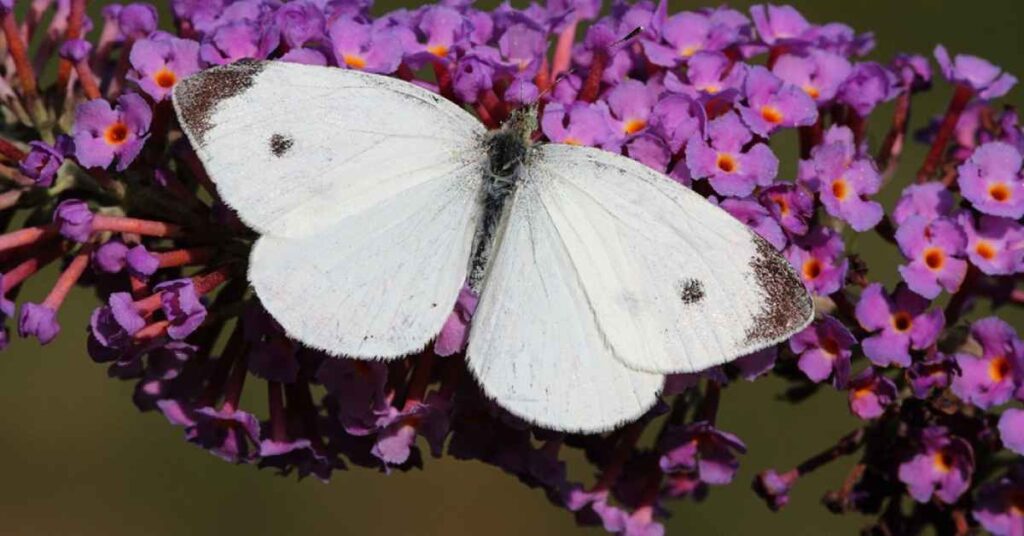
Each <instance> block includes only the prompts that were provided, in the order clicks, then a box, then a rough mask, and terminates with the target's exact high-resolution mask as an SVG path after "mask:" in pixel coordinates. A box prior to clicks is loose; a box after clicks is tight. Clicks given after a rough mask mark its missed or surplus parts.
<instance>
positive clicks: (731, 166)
mask: <svg viewBox="0 0 1024 536" xmlns="http://www.w3.org/2000/svg"><path fill="white" fill-rule="evenodd" d="M715 165H717V166H718V169H720V170H722V172H723V173H732V172H733V171H736V168H737V167H739V164H738V162H736V158H735V157H734V156H733V155H731V154H729V153H718V160H717V161H716V162H715Z"/></svg>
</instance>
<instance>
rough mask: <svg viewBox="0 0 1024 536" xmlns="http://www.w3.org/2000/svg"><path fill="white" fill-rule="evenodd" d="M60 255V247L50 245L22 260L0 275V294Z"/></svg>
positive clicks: (9, 289) (4, 293)
mask: <svg viewBox="0 0 1024 536" xmlns="http://www.w3.org/2000/svg"><path fill="white" fill-rule="evenodd" d="M60 255H61V248H59V247H51V248H49V249H47V250H45V251H43V252H42V253H40V254H39V255H36V256H35V257H32V258H31V259H28V260H25V261H22V262H21V263H20V264H18V265H17V266H15V267H14V268H11V269H10V270H8V271H6V272H4V274H3V277H0V281H2V292H0V294H2V295H7V293H8V292H10V291H11V289H13V288H14V287H16V286H18V285H20V284H22V283H23V282H25V280H26V279H28V278H30V277H32V276H33V275H34V274H35V273H36V272H38V271H39V270H41V269H42V268H44V267H45V266H47V265H48V264H50V263H51V262H53V261H55V260H57V259H58V258H60Z"/></svg>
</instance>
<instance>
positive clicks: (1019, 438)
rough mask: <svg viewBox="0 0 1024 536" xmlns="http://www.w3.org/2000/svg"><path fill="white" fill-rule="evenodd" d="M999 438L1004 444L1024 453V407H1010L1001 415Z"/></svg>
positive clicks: (1019, 452)
mask: <svg viewBox="0 0 1024 536" xmlns="http://www.w3.org/2000/svg"><path fill="white" fill-rule="evenodd" d="M999 439H1000V440H1001V441H1002V442H1003V446H1004V447H1006V448H1008V449H1010V450H1012V451H1014V452H1016V453H1017V454H1020V455H1024V409H1017V408H1010V409H1007V410H1006V411H1004V412H1003V414H1002V415H1001V416H1000V417H999Z"/></svg>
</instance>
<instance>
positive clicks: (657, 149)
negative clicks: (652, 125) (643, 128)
mask: <svg viewBox="0 0 1024 536" xmlns="http://www.w3.org/2000/svg"><path fill="white" fill-rule="evenodd" d="M624 148H625V154H626V155H627V156H629V157H630V158H632V159H633V160H636V161H637V162H640V163H642V164H645V165H647V166H649V167H651V168H653V169H656V170H658V171H660V172H662V173H664V172H665V170H666V168H668V164H669V161H670V160H671V159H672V152H671V151H670V150H669V148H668V145H667V144H666V143H665V141H664V140H662V139H661V137H659V136H655V135H654V134H651V133H649V132H644V133H642V134H637V135H636V136H633V137H632V138H630V139H629V141H627V142H626V145H625V147H624Z"/></svg>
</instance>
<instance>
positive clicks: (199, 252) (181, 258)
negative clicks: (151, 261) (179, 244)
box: [155, 247, 216, 268]
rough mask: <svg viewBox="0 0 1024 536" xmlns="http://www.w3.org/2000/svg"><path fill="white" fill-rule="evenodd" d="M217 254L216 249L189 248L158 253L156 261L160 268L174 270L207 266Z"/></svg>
mask: <svg viewBox="0 0 1024 536" xmlns="http://www.w3.org/2000/svg"><path fill="white" fill-rule="evenodd" d="M214 253H216V249H215V248H210V247H205V248H189V249H176V250H173V251H161V252H159V253H156V254H155V256H156V259H157V262H158V263H159V264H158V265H157V266H159V267H160V268H174V267H177V266H189V265H194V264H206V263H207V262H209V261H210V259H212V258H213V255H214Z"/></svg>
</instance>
